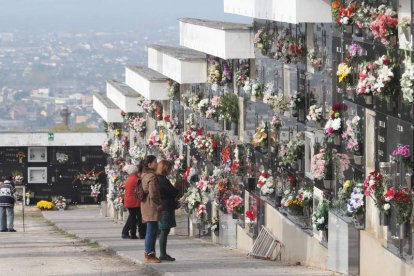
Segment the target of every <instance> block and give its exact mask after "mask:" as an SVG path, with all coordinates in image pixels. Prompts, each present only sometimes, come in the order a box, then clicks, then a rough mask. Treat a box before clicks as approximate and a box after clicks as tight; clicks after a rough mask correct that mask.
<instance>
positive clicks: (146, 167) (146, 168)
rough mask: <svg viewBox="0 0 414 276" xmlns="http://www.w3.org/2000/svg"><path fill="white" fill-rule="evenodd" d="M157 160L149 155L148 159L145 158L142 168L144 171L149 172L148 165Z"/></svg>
mask: <svg viewBox="0 0 414 276" xmlns="http://www.w3.org/2000/svg"><path fill="white" fill-rule="evenodd" d="M156 160H157V157H155V156H154V155H147V157H145V159H144V160H143V161H142V166H143V168H144V170H148V169H149V168H148V165H149V164H151V163H152V162H154V161H156Z"/></svg>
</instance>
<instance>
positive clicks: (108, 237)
mask: <svg viewBox="0 0 414 276" xmlns="http://www.w3.org/2000/svg"><path fill="white" fill-rule="evenodd" d="M43 216H44V217H45V218H46V219H48V220H50V221H51V222H53V223H54V224H55V225H56V226H57V227H59V228H60V229H62V230H64V231H66V232H68V233H71V234H74V235H76V236H77V237H79V238H82V239H88V240H90V241H91V242H96V243H98V244H99V245H100V246H102V247H103V248H107V249H110V250H112V251H114V252H116V254H118V255H119V256H121V257H124V258H126V259H129V260H131V261H133V262H135V263H139V264H142V263H143V257H144V256H143V255H144V253H143V252H144V242H143V240H123V239H121V228H122V226H123V225H122V224H120V223H119V222H115V221H113V220H111V219H109V218H103V217H101V216H100V215H99V207H98V206H88V207H86V208H85V207H79V208H74V209H72V210H67V211H47V212H43ZM157 249H158V242H157ZM168 253H169V254H170V255H171V256H173V257H175V258H176V259H177V260H176V261H175V262H163V263H160V264H146V266H148V267H149V268H152V269H154V270H155V271H157V272H160V273H161V274H163V275H176V276H187V275H203V276H208V275H212V276H218V275H238V276H241V275H249V276H252V275H253V276H254V275H257V276H259V275H260V276H265V275H333V273H331V272H329V271H322V270H317V269H311V268H306V267H302V266H288V265H285V264H283V263H280V262H271V261H264V260H257V259H253V258H248V257H246V255H245V254H243V253H241V252H240V251H238V250H235V249H229V248H225V247H222V246H219V245H215V244H212V243H209V242H205V241H203V240H200V239H193V238H188V237H183V236H170V237H169V240H168Z"/></svg>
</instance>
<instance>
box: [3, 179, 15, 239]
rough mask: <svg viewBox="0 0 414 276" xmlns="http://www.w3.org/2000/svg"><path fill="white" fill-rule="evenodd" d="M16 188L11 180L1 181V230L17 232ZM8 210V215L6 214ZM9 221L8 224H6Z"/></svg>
mask: <svg viewBox="0 0 414 276" xmlns="http://www.w3.org/2000/svg"><path fill="white" fill-rule="evenodd" d="M15 193H16V189H15V188H14V186H13V185H12V184H11V183H10V181H9V180H6V181H4V183H1V182H0V222H1V225H0V231H1V232H7V231H9V232H16V230H14V202H15V198H14V197H15ZM6 211H7V216H6ZM6 222H7V225H6Z"/></svg>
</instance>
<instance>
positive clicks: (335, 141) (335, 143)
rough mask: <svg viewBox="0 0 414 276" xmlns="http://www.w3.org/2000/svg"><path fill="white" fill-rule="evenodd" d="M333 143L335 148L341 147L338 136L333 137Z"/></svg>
mask: <svg viewBox="0 0 414 276" xmlns="http://www.w3.org/2000/svg"><path fill="white" fill-rule="evenodd" d="M333 141H334V145H335V146H340V145H341V137H340V136H339V135H335V136H334V139H333Z"/></svg>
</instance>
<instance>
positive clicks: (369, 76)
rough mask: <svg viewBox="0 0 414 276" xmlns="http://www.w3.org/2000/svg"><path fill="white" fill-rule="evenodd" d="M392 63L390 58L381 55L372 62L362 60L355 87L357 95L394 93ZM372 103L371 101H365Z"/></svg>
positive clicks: (386, 94) (389, 94)
mask: <svg viewBox="0 0 414 276" xmlns="http://www.w3.org/2000/svg"><path fill="white" fill-rule="evenodd" d="M393 66H394V65H393V64H392V61H391V59H390V58H388V57H387V56H385V55H383V56H381V57H380V58H379V59H378V60H376V61H375V62H374V63H367V62H364V63H362V64H361V65H360V66H359V80H358V84H357V87H356V94H357V95H363V96H366V95H375V96H380V97H381V96H382V97H383V96H391V95H392V94H393V93H394V90H393V89H392V85H391V84H392V82H393V80H394V73H393ZM367 104H372V102H367Z"/></svg>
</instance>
